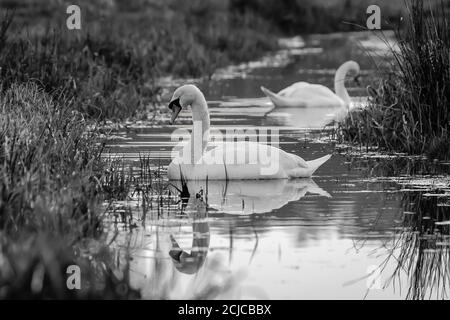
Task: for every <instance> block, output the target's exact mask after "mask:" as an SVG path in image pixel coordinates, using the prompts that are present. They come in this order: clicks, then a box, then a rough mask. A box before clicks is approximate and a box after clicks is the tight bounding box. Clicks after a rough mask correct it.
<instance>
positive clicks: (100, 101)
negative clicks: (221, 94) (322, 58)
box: [0, 0, 277, 121]
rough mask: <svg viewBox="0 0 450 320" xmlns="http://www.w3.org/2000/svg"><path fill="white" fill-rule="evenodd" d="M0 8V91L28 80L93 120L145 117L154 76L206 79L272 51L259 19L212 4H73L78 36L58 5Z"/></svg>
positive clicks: (155, 97)
mask: <svg viewBox="0 0 450 320" xmlns="http://www.w3.org/2000/svg"><path fill="white" fill-rule="evenodd" d="M0 5H2V6H3V7H4V8H5V7H6V8H8V9H14V10H16V11H15V17H14V16H13V15H12V14H11V12H12V11H9V13H8V11H6V13H5V14H4V15H3V17H2V24H1V28H0V64H1V65H2V68H1V69H0V77H1V79H2V90H5V89H7V88H9V87H10V86H11V84H13V83H18V82H20V83H27V82H29V81H33V82H35V83H37V84H38V85H39V86H41V87H42V88H43V89H44V90H45V91H46V92H47V93H49V94H51V95H52V96H53V97H54V98H55V97H57V95H58V93H59V92H61V91H64V92H65V95H66V96H68V97H69V98H70V99H75V100H76V101H75V102H76V103H73V104H72V105H73V106H74V107H75V108H76V109H77V110H78V111H80V112H82V113H83V114H85V115H86V116H88V117H90V118H93V119H98V120H104V119H109V120H116V121H119V120H124V119H127V118H139V119H146V118H149V113H150V112H151V110H153V109H154V108H155V106H156V105H157V104H158V102H159V94H160V92H161V91H160V90H161V88H160V87H159V86H158V84H157V80H158V79H159V78H160V77H162V76H171V77H174V78H177V77H187V78H190V77H203V76H211V75H212V73H213V72H214V70H216V69H217V68H219V67H223V66H227V65H229V64H231V63H238V62H244V61H248V60H253V59H255V58H257V57H258V56H261V55H263V54H264V53H266V52H268V51H270V50H273V49H275V48H276V47H277V42H276V41H275V35H276V30H275V31H274V29H273V28H271V27H270V26H269V25H267V23H265V21H264V20H263V19H261V18H259V17H257V16H255V15H251V14H242V15H234V14H231V11H230V10H229V9H228V7H227V6H226V5H225V6H224V5H222V4H221V2H220V1H208V2H205V1H191V2H190V3H189V5H186V4H185V3H184V2H181V1H177V0H172V1H168V2H154V1H143V2H142V4H141V5H140V6H138V7H139V9H138V8H134V7H133V6H131V7H130V6H127V5H124V4H123V3H122V1H113V2H112V5H111V6H110V7H106V8H105V6H104V3H103V2H102V1H80V7H81V8H82V10H83V11H82V14H85V16H83V18H84V20H82V21H83V23H84V24H83V25H82V30H81V31H69V30H67V29H66V28H65V17H66V16H65V8H66V5H67V3H65V2H57V1H49V2H48V3H46V4H45V5H42V2H39V4H38V3H37V2H36V1H31V0H30V1H26V2H25V3H24V4H22V5H19V4H14V3H10V2H7V1H6V2H5V1H4V2H3V3H0ZM41 6H42V8H41V12H40V13H39V14H38V16H40V19H39V20H37V19H36V17H35V15H36V14H35V11H36V7H41ZM99 12H100V14H99ZM205 20H206V21H205ZM205 23H206V24H207V26H206V28H205ZM29 24H31V26H30V25H29ZM30 30H31V31H30ZM39 30H40V31H39ZM231 35H233V36H231Z"/></svg>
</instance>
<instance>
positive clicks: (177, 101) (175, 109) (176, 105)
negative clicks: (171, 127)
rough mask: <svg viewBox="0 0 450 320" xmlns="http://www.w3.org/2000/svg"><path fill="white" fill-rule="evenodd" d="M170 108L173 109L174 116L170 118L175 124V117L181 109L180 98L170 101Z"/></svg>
mask: <svg viewBox="0 0 450 320" xmlns="http://www.w3.org/2000/svg"><path fill="white" fill-rule="evenodd" d="M169 109H170V110H172V118H171V119H170V124H174V123H175V119H176V118H177V117H178V114H179V113H180V111H181V106H180V99H175V100H172V101H170V103H169Z"/></svg>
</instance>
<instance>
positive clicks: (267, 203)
mask: <svg viewBox="0 0 450 320" xmlns="http://www.w3.org/2000/svg"><path fill="white" fill-rule="evenodd" d="M169 190H170V192H171V193H172V194H179V190H183V191H185V192H183V193H182V195H181V205H177V209H176V212H173V211H172V209H171V210H170V211H166V212H167V214H168V216H167V217H164V218H161V217H160V216H159V215H158V218H155V219H151V220H147V225H146V226H145V227H144V228H139V229H138V230H137V233H136V234H134V237H135V238H134V240H133V243H135V244H136V243H137V241H139V239H141V241H139V242H140V243H139V245H138V247H135V249H134V252H133V260H132V261H131V269H132V271H133V272H132V275H131V279H132V283H133V284H134V285H135V287H137V288H142V293H143V296H144V297H145V298H149V299H152V298H155V297H159V298H161V297H162V296H163V297H164V298H167V299H197V298H201V297H203V296H202V294H204V293H205V292H207V293H208V297H215V298H228V299H234V298H238V297H253V298H255V297H256V298H260V299H263V298H267V296H265V295H264V292H263V290H262V289H261V288H259V287H258V288H257V289H255V288H253V287H249V286H245V287H243V285H242V283H243V281H241V280H242V279H243V277H245V270H241V269H238V270H234V271H233V272H230V271H231V270H230V268H231V267H230V265H229V264H228V263H227V259H225V257H224V256H223V254H222V253H221V252H216V251H214V252H211V250H210V243H211V241H212V239H213V238H214V234H211V230H210V223H211V218H212V216H214V215H215V214H216V213H220V214H222V213H223V214H240V215H246V214H247V215H250V214H262V213H266V212H271V211H273V210H276V209H279V208H281V207H283V206H284V205H286V204H287V203H288V202H290V201H295V200H299V199H300V198H302V197H304V196H305V195H307V194H308V193H310V194H316V195H319V196H324V197H330V194H329V193H328V192H326V191H324V190H323V189H322V188H320V187H319V186H317V184H316V183H315V182H314V181H312V180H311V179H296V180H287V179H283V180H271V181H263V180H259V181H228V182H226V181H209V182H208V183H207V184H206V181H190V182H187V185H186V186H185V188H184V189H183V188H182V185H181V183H179V182H173V183H172V184H171V185H170V186H169ZM188 193H189V195H187V194H188ZM174 213H175V214H174ZM180 213H181V214H180ZM218 219H219V218H218ZM191 237H192V238H191ZM218 240H219V239H218ZM219 251H220V250H219ZM252 254H253V253H252ZM162 293H163V294H162Z"/></svg>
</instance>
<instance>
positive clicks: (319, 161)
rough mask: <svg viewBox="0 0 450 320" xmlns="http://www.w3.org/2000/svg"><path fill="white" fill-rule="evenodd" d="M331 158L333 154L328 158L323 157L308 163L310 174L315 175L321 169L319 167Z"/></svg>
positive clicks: (327, 156)
mask: <svg viewBox="0 0 450 320" xmlns="http://www.w3.org/2000/svg"><path fill="white" fill-rule="evenodd" d="M330 158H331V154H328V155H326V156H323V157H321V158H318V159H315V160H311V161H306V162H307V163H308V167H309V169H310V174H311V175H313V174H314V172H316V170H317V169H319V167H320V166H321V165H323V164H324V163H325V162H327V161H328V160H329V159H330Z"/></svg>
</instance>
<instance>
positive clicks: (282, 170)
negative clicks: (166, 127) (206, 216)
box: [167, 84, 331, 181]
mask: <svg viewBox="0 0 450 320" xmlns="http://www.w3.org/2000/svg"><path fill="white" fill-rule="evenodd" d="M188 106H190V107H191V110H192V120H193V129H192V132H191V138H190V141H189V142H188V143H186V144H183V145H182V146H180V148H178V149H177V148H175V149H174V151H177V152H176V154H174V155H173V156H172V158H173V159H172V162H171V163H170V164H169V166H168V168H167V176H168V178H169V180H188V181H189V180H206V179H209V180H248V179H258V180H259V179H286V178H309V177H311V176H312V174H313V173H314V172H315V171H316V170H317V169H318V168H319V167H320V166H321V165H322V164H324V163H325V162H326V161H327V160H328V159H330V157H331V155H326V156H323V157H321V158H319V159H315V160H311V161H305V160H303V159H302V158H301V157H299V156H297V155H294V154H290V153H287V152H285V151H283V150H281V149H279V148H276V147H273V146H270V145H267V144H263V143H258V142H251V141H219V142H216V143H213V142H211V141H209V132H210V119H209V112H208V105H207V103H206V99H205V97H204V95H203V93H202V92H201V91H200V89H198V88H197V87H196V86H195V85H192V84H188V85H183V86H181V87H179V88H177V89H176V90H175V92H174V93H173V96H172V99H171V100H170V103H169V109H170V110H172V117H171V120H170V123H171V124H173V123H174V122H175V120H176V118H177V117H178V115H179V113H180V111H181V110H182V109H184V108H187V107H188ZM233 140H234V139H233Z"/></svg>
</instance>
